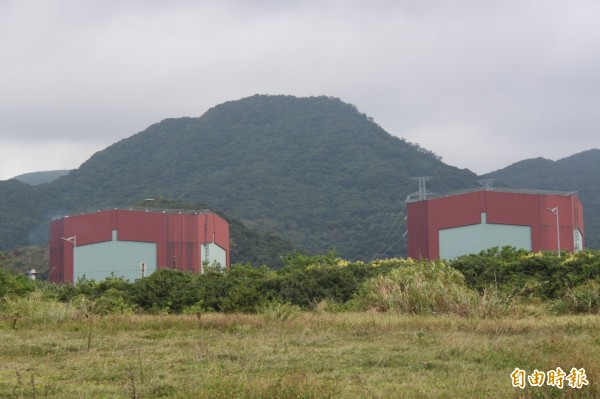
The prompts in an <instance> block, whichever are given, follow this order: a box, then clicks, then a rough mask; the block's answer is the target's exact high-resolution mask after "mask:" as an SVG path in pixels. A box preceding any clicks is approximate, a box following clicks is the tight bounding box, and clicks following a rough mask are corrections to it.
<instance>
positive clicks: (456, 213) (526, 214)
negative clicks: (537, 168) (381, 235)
mask: <svg viewBox="0 0 600 399" xmlns="http://www.w3.org/2000/svg"><path fill="white" fill-rule="evenodd" d="M556 206H558V207H559V225H560V237H561V240H560V244H561V249H564V250H569V251H573V249H574V248H573V246H574V242H573V229H574V228H575V227H579V230H580V231H581V233H582V234H584V230H583V206H582V205H581V202H580V201H579V198H577V196H575V195H559V194H540V193H515V192H501V191H492V190H490V191H486V190H481V191H474V192H469V193H464V194H456V195H449V196H447V197H440V198H433V199H428V200H423V201H417V202H411V203H408V204H407V214H408V256H410V257H413V258H428V259H437V258H439V231H440V230H441V229H447V228H452V227H460V226H469V225H473V224H479V223H480V222H481V213H484V212H485V213H486V214H487V223H490V224H507V225H517V226H530V228H531V245H532V250H533V251H539V250H549V251H555V250H556V248H557V242H556V241H557V234H556V216H555V215H554V214H553V213H552V212H550V211H548V208H554V207H556Z"/></svg>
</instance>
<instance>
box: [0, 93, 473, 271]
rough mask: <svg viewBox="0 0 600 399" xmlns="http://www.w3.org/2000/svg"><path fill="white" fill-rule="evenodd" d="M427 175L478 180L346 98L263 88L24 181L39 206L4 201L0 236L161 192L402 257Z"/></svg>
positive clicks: (26, 237) (24, 238)
mask: <svg viewBox="0 0 600 399" xmlns="http://www.w3.org/2000/svg"><path fill="white" fill-rule="evenodd" d="M423 175H427V176H431V180H429V181H428V189H429V190H431V191H434V192H448V191H453V190H458V189H464V188H470V187H475V186H477V182H476V180H477V176H476V175H475V174H474V173H472V172H470V171H469V170H466V169H465V170H460V169H457V168H455V167H451V166H448V165H446V164H444V163H443V162H442V161H441V160H440V159H439V157H437V156H436V155H435V154H432V153H431V152H429V151H427V150H425V149H423V148H421V147H419V146H418V145H415V144H411V143H409V142H406V141H404V140H402V139H399V138H397V137H394V136H392V135H390V134H388V133H387V132H385V131H384V130H383V129H382V128H381V127H379V126H378V125H377V124H376V123H374V122H373V121H372V120H371V119H370V118H368V117H367V116H366V115H365V114H362V113H360V112H359V111H358V110H357V109H356V107H354V106H352V105H349V104H346V103H343V102H342V101H340V100H339V99H335V98H330V97H310V98H296V97H291V96H262V95H256V96H253V97H249V98H245V99H242V100H238V101H231V102H227V103H224V104H222V105H219V106H216V107H214V108H212V109H210V110H209V111H207V112H206V113H205V114H204V115H203V116H201V117H200V118H178V119H168V120H164V121H162V122H160V123H157V124H155V125H152V126H150V127H149V128H148V129H146V130H145V131H143V132H141V133H138V134H136V135H133V136H132V137H130V138H127V139H124V140H121V141H119V142H117V143H115V144H113V145H111V146H110V147H108V148H106V149H105V150H103V151H100V152H98V153H96V154H95V155H94V156H92V157H91V158H90V159H89V160H88V161H87V162H85V163H84V164H83V165H81V167H80V168H79V169H77V170H74V171H72V172H71V173H69V174H68V175H66V176H63V177H61V178H59V179H57V180H55V181H53V182H51V183H48V184H44V185H40V186H35V187H29V186H26V187H27V189H28V190H30V191H31V193H30V195H29V197H31V200H32V201H34V200H35V201H37V202H36V203H35V204H32V206H36V207H37V208H34V209H31V208H28V207H24V206H23V205H24V204H22V203H20V202H19V201H17V202H14V203H10V204H8V203H6V202H5V199H4V198H3V197H2V198H0V242H1V246H2V248H10V247H14V246H17V245H21V246H22V245H27V244H30V243H31V241H30V239H31V237H30V234H29V233H30V232H31V231H33V230H34V227H38V228H39V227H40V226H47V225H46V223H47V221H48V219H49V217H50V216H53V215H55V214H60V215H64V214H68V213H73V212H79V211H82V210H90V209H91V208H94V207H99V208H103V207H110V206H114V205H127V204H132V203H135V202H137V201H139V200H140V199H143V198H156V197H159V196H160V197H164V198H171V199H178V200H186V201H189V202H192V203H206V204H211V205H212V206H213V207H214V208H215V210H218V211H221V212H223V213H224V214H226V215H228V216H230V217H232V218H235V219H239V220H241V221H243V222H244V224H245V225H246V226H249V227H253V228H257V229H259V230H260V231H262V232H268V231H271V232H275V233H277V234H280V235H281V236H282V237H284V238H285V239H287V240H289V241H291V242H292V244H294V245H295V246H296V247H297V248H306V249H308V250H310V251H314V252H321V253H323V252H327V251H330V250H336V251H338V252H339V253H340V255H342V256H344V257H346V258H349V259H366V260H368V259H372V258H374V257H391V256H397V255H405V254H406V240H405V239H402V234H403V233H404V231H405V223H404V200H405V198H406V196H407V195H408V194H410V193H412V192H415V191H417V187H418V185H417V182H416V181H415V180H413V179H412V177H415V176H423ZM6 184H13V185H18V184H20V183H17V182H13V183H10V182H0V187H1V186H2V185H6ZM23 186H25V185H23ZM6 189H7V188H4V190H6ZM19 189H20V190H25V188H23V187H20V186H19ZM0 190H2V189H1V188H0ZM17 208H19V211H18V212H21V214H29V215H30V217H31V218H34V219H35V221H36V222H37V225H36V224H35V223H29V224H28V225H27V228H25V227H23V228H22V232H21V233H19V234H18V235H16V236H15V235H14V232H11V231H10V229H8V228H7V226H6V225H5V221H4V215H5V214H3V213H2V210H6V209H17ZM23 209H25V211H23ZM44 228H47V227H44ZM8 237H11V240H10V242H9V240H8V239H7V238H8ZM34 238H35V237H34ZM5 243H9V244H8V245H7V244H5Z"/></svg>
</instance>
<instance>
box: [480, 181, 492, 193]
mask: <svg viewBox="0 0 600 399" xmlns="http://www.w3.org/2000/svg"><path fill="white" fill-rule="evenodd" d="M494 181H495V179H483V180H477V183H479V184H481V186H482V187H483V188H484V189H485V190H486V191H489V190H491V189H492V187H493V186H494Z"/></svg>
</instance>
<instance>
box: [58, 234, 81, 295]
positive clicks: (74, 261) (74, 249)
mask: <svg viewBox="0 0 600 399" xmlns="http://www.w3.org/2000/svg"><path fill="white" fill-rule="evenodd" d="M60 238H61V239H63V240H65V241H68V242H70V243H71V244H73V285H75V284H76V283H77V280H76V279H75V276H76V274H75V271H76V270H77V269H76V265H77V262H76V256H77V236H73V237H69V238H65V237H60Z"/></svg>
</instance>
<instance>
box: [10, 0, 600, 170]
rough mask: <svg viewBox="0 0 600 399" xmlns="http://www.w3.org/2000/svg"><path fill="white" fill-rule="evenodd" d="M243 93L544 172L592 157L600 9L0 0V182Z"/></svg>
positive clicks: (452, 159) (522, 3) (593, 4)
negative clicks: (534, 165)
mask: <svg viewBox="0 0 600 399" xmlns="http://www.w3.org/2000/svg"><path fill="white" fill-rule="evenodd" d="M257 93H259V94H289V95H295V96H311V95H328V96H334V97H339V98H340V99H342V100H343V101H345V102H348V103H351V104H354V105H356V106H357V107H358V109H359V111H361V112H364V113H366V114H367V115H369V116H371V117H372V118H373V119H374V120H375V122H377V123H378V124H379V125H380V126H381V127H383V128H384V129H385V130H386V131H388V132H389V133H391V134H393V135H396V136H399V137H404V138H406V139H407V140H409V141H411V142H414V143H418V144H420V145H421V146H423V147H425V148H427V149H429V150H431V151H433V152H435V153H436V154H438V155H440V156H442V157H443V160H444V162H446V163H448V164H450V165H454V166H457V167H460V168H468V169H471V170H472V171H474V172H476V173H479V174H481V173H486V172H490V171H493V170H496V169H500V168H503V167H505V166H508V165H509V164H511V163H514V162H516V161H519V160H522V159H526V158H535V157H539V156H542V157H544V158H549V159H553V160H557V159H560V158H564V157H566V156H569V155H572V154H575V153H578V152H581V151H584V150H587V149H591V148H599V147H600V134H599V133H600V129H599V127H600V1H596V0H590V1H573V0H569V1H564V0H555V1H553V0H540V1H527V0H516V1H512V0H499V1H480V0H474V1H460V0H457V1H427V0H425V1H421V0H419V1H414V0H411V1H400V0H389V1H384V0H382V1H378V0H370V1H362V0H360V1H359V0H357V1H353V0H339V1H328V0H317V1H291V0H290V1H282V0H258V1H249V0H237V1H236V0H230V1H228V0H218V1H217V0H215V1H199V0H196V1H192V0H190V1H185V0H179V1H177V0H175V1H166V0H165V1H158V0H156V1H153V0H139V1H120V0H115V1H111V0H88V1H84V0H72V1H67V0H65V1H61V0H39V1H29V0H15V1H12V0H0V179H7V178H10V177H13V176H15V175H18V174H21V173H26V172H34V171H40V170H53V169H72V168H77V167H78V166H79V165H80V164H81V163H82V162H84V161H85V160H86V159H88V158H89V157H90V156H91V155H92V154H93V153H95V152H96V151H99V150H102V149H104V148H105V147H107V146H108V145H110V144H112V143H114V142H116V141H118V140H121V139H123V138H126V137H129V136H131V135H133V134H135V133H137V132H139V131H142V130H144V129H145V128H147V127H148V126H149V125H151V124H153V123H156V122H159V121H160V120H162V119H164V118H171V117H181V116H200V115H202V114H203V113H204V112H205V111H206V110H207V109H209V108H211V107H213V106H215V105H218V104H220V103H223V102H225V101H229V100H237V99H240V98H244V97H247V96H251V95H253V94H257Z"/></svg>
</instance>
